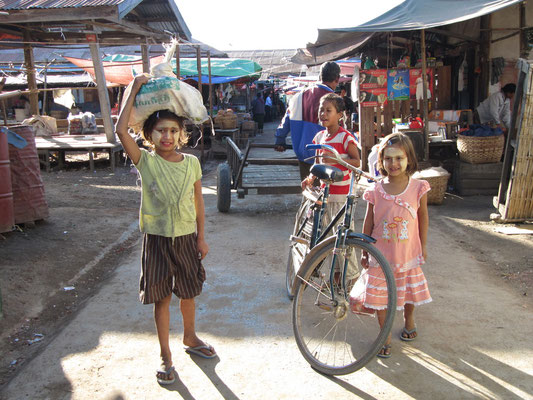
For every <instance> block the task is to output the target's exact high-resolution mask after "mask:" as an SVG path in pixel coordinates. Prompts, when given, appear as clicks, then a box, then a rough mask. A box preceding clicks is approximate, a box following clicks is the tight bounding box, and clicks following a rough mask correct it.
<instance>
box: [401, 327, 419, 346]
mask: <svg viewBox="0 0 533 400" xmlns="http://www.w3.org/2000/svg"><path fill="white" fill-rule="evenodd" d="M413 333H416V326H415V327H414V328H413V329H411V330H410V331H408V330H407V329H405V327H404V328H403V330H402V333H400V340H403V341H404V342H411V341H413V340H415V339H416V336H415V337H412V338H411V337H409V336H411V335H412V334H413ZM404 334H405V335H407V337H405V336H404Z"/></svg>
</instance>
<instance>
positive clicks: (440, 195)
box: [413, 167, 450, 204]
mask: <svg viewBox="0 0 533 400" xmlns="http://www.w3.org/2000/svg"><path fill="white" fill-rule="evenodd" d="M413 178H416V179H423V180H425V181H428V183H429V186H431V190H430V191H429V193H428V204H442V202H443V200H444V194H445V193H446V187H447V186H448V179H449V178H450V173H449V172H448V171H446V170H445V169H444V168H442V167H431V168H428V169H424V170H422V171H417V172H415V173H414V174H413Z"/></svg>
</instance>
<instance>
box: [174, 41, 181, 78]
mask: <svg viewBox="0 0 533 400" xmlns="http://www.w3.org/2000/svg"><path fill="white" fill-rule="evenodd" d="M174 56H175V57H176V78H178V79H179V78H180V45H179V43H178V45H177V46H176V52H175V53H174Z"/></svg>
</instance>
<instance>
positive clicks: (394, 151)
mask: <svg viewBox="0 0 533 400" xmlns="http://www.w3.org/2000/svg"><path fill="white" fill-rule="evenodd" d="M377 166H378V169H379V172H380V173H381V175H382V176H384V179H383V180H382V181H380V182H377V183H375V184H374V185H373V186H371V187H370V188H368V189H367V190H366V191H365V193H364V195H363V198H364V199H365V200H366V201H367V202H368V207H367V210H366V215H365V221H364V225H363V233H366V234H367V235H371V236H372V237H374V238H375V239H376V240H377V242H376V247H377V248H378V249H379V250H380V251H381V252H382V253H383V255H384V256H385V257H386V258H387V260H388V261H389V263H390V266H391V268H392V270H393V272H394V276H395V278H396V289H397V295H398V300H397V307H398V309H399V310H402V309H403V310H404V312H403V315H404V319H405V325H404V328H403V330H402V332H401V334H400V339H401V340H404V341H411V340H414V339H415V338H416V336H417V332H416V326H415V320H414V309H415V306H418V305H420V304H424V303H429V302H430V301H431V296H430V294H429V290H428V287H427V282H426V278H425V276H424V273H423V272H422V269H421V265H422V264H424V263H425V259H426V255H427V250H426V243H427V232H428V224H429V217H428V208H427V192H428V191H429V190H430V186H429V183H428V182H427V181H424V180H417V179H414V178H412V177H411V175H412V174H413V173H414V172H415V171H416V169H417V160H416V155H415V151H414V148H413V145H412V143H411V140H410V139H409V137H407V136H406V135H404V134H402V133H393V134H391V135H388V136H387V137H385V138H384V139H383V140H382V142H381V144H380V146H379V150H378V163H377ZM373 264H374V263H373V260H372V258H370V259H369V257H368V255H367V254H363V259H362V265H363V266H364V267H365V268H368V276H369V278H368V284H367V288H366V293H365V301H364V306H365V307H366V308H370V309H374V310H376V313H377V317H378V321H379V324H380V326H381V327H383V323H384V321H385V316H386V309H385V308H386V303H384V302H383V299H386V296H383V294H384V293H383V289H380V287H381V288H383V278H382V277H380V276H379V275H378V274H377V273H376V272H377V271H379V269H378V268H376V267H373ZM385 290H386V289H385ZM385 293H386V292H385ZM390 342H391V337H390V335H389V337H388V339H387V342H386V344H385V345H384V346H383V348H382V349H381V350H380V352H379V353H378V357H382V358H388V357H390V354H391V344H390Z"/></svg>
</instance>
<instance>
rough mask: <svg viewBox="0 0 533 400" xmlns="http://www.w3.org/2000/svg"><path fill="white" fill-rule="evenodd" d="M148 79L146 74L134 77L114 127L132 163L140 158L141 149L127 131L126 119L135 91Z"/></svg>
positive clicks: (129, 113) (127, 118) (128, 118)
mask: <svg viewBox="0 0 533 400" xmlns="http://www.w3.org/2000/svg"><path fill="white" fill-rule="evenodd" d="M148 79H149V78H148V76H146V75H137V76H136V77H135V79H134V81H133V86H132V88H131V92H130V93H129V95H128V97H127V98H126V100H125V103H124V107H123V108H122V111H121V112H120V115H119V117H118V122H117V126H116V127H115V131H116V133H117V135H118V138H119V139H120V141H121V142H122V146H123V147H124V150H125V151H126V153H127V154H128V156H129V157H130V158H131V161H133V163H134V164H137V163H138V162H139V159H140V158H141V149H140V148H139V146H138V145H137V143H135V140H133V138H132V137H131V136H130V134H129V133H128V121H129V120H130V115H131V110H132V109H133V103H134V101H135V96H136V95H137V93H139V90H140V89H141V86H142V85H144V84H145V83H146V82H148Z"/></svg>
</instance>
